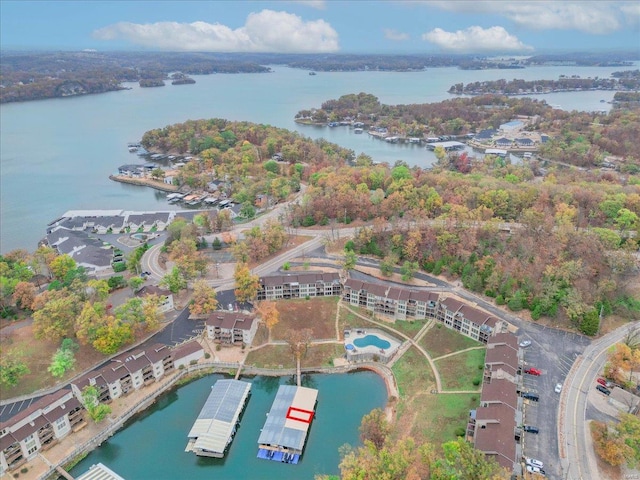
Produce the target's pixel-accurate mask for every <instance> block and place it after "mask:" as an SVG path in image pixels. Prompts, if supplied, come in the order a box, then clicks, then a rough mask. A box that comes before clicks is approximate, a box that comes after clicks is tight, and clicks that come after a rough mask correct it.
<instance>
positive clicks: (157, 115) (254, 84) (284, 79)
mask: <svg viewBox="0 0 640 480" xmlns="http://www.w3.org/2000/svg"><path fill="white" fill-rule="evenodd" d="M634 68H636V67H635V66H634ZM273 70H274V72H273V73H270V74H237V75H207V76H198V77H196V80H197V83H196V84H194V85H180V86H177V85H167V86H165V87H161V88H146V89H141V88H139V87H138V86H137V84H132V85H130V86H131V87H132V89H131V90H126V91H120V92H110V93H105V94H99V95H88V96H83V97H74V98H64V99H52V100H42V101H34V102H25V103H11V104H4V105H1V106H0V203H1V206H0V222H1V223H0V252H5V253H6V252H7V251H9V250H12V249H15V248H26V249H28V250H33V249H34V248H35V247H36V244H37V242H38V240H40V239H41V238H42V237H43V236H44V234H45V228H46V224H47V223H49V222H51V221H52V220H54V219H56V218H58V217H59V216H60V215H62V214H63V213H64V212H66V211H67V210H76V209H126V210H160V209H162V210H170V209H172V208H174V207H171V206H170V205H168V204H167V202H166V201H165V198H164V195H163V194H161V193H159V192H154V191H152V190H150V189H147V188H144V187H136V186H130V185H123V184H119V183H115V182H112V181H110V180H109V179H108V176H109V174H111V173H114V172H115V171H116V169H117V167H118V166H119V165H121V164H124V163H135V162H137V161H138V157H137V156H136V155H133V154H130V153H129V152H128V151H127V143H128V142H133V141H138V140H140V138H141V137H142V134H143V133H144V132H145V131H147V130H149V129H152V128H157V127H163V126H165V125H169V124H174V123H180V122H184V121H185V120H188V119H199V118H212V117H220V118H227V119H229V120H246V121H251V122H257V123H265V124H270V125H274V126H277V127H282V128H287V129H291V130H297V131H299V132H300V133H302V134H303V135H305V136H308V137H311V138H321V137H323V138H326V139H327V140H329V141H331V142H335V143H337V144H339V145H342V146H344V147H347V148H350V149H353V150H354V152H355V153H356V154H359V153H361V152H364V153H366V154H368V155H370V156H371V157H372V158H373V159H374V161H377V162H390V163H393V162H395V161H396V160H404V161H406V162H407V163H409V164H410V165H418V166H422V167H427V166H429V165H431V164H432V163H433V162H434V160H435V158H434V156H433V153H432V152H429V151H427V150H426V149H425V148H424V147H418V146H416V145H395V144H389V143H386V142H383V141H380V140H375V139H373V138H371V137H370V136H369V135H367V134H361V135H356V134H354V133H353V131H352V130H351V129H349V128H347V127H337V128H317V127H308V126H299V125H297V124H296V123H295V122H294V121H293V119H294V116H295V114H296V113H297V112H298V111H299V110H301V109H304V108H312V107H320V105H321V104H322V102H323V101H325V100H328V99H332V98H338V97H340V96H341V95H345V94H349V93H359V92H367V93H371V94H374V95H376V96H378V97H379V99H380V101H381V102H383V103H387V104H407V103H427V102H437V101H441V100H444V99H447V98H451V95H449V94H447V93H446V91H447V89H448V88H449V87H450V86H451V85H453V84H454V83H458V82H464V83H468V82H471V81H476V80H478V81H481V80H495V79H499V78H507V79H512V78H523V79H527V80H533V79H556V78H558V76H559V75H561V74H564V75H572V74H578V75H580V76H582V77H589V76H591V77H595V76H600V77H606V76H609V75H610V73H611V72H613V71H616V70H622V68H596V67H593V68H590V67H573V68H570V67H537V68H529V69H524V70H485V71H464V70H459V69H457V68H441V69H431V70H426V71H424V72H411V73H396V72H351V73H349V72H346V73H340V72H337V73H323V72H321V73H318V75H316V76H309V75H308V72H307V71H304V70H296V69H290V68H286V67H279V66H275V67H273ZM537 98H540V99H544V100H546V101H547V102H548V103H550V104H553V105H558V106H559V107H561V108H564V109H567V110H573V109H577V110H607V109H609V107H610V105H609V104H608V103H601V102H600V100H606V101H609V100H611V99H612V98H613V92H598V91H597V92H579V93H559V94H553V95H546V96H545V95H540V96H537Z"/></svg>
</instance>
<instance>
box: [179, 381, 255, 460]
mask: <svg viewBox="0 0 640 480" xmlns="http://www.w3.org/2000/svg"><path fill="white" fill-rule="evenodd" d="M250 391H251V384H250V383H248V382H242V381H240V380H218V381H217V382H216V383H215V384H214V385H213V386H212V387H211V393H210V394H209V398H207V401H206V402H205V404H204V406H203V407H202V410H201V411H200V414H199V415H198V418H197V419H196V421H195V423H194V424H193V427H191V431H190V432H189V443H188V444H187V448H186V449H185V452H194V453H195V454H196V455H198V456H201V457H217V458H222V457H224V454H225V453H226V450H227V448H228V446H229V445H230V444H231V441H232V440H233V436H234V435H235V433H236V428H237V426H238V419H239V418H240V414H241V413H242V410H243V409H244V407H245V405H246V404H247V400H248V398H249V394H250Z"/></svg>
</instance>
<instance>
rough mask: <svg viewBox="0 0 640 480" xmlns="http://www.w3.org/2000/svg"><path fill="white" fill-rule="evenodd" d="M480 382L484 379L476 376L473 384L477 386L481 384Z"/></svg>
mask: <svg viewBox="0 0 640 480" xmlns="http://www.w3.org/2000/svg"><path fill="white" fill-rule="evenodd" d="M480 382H482V379H480V378H474V379H473V385H474V386H475V387H477V386H478V385H480Z"/></svg>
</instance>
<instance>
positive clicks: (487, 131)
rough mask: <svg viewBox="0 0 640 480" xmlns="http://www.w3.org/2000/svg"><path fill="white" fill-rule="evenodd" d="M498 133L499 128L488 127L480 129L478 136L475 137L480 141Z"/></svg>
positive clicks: (489, 138)
mask: <svg viewBox="0 0 640 480" xmlns="http://www.w3.org/2000/svg"><path fill="white" fill-rule="evenodd" d="M497 133H498V131H497V130H495V129H493V128H487V129H484V130H480V131H479V132H478V133H476V136H475V137H474V138H475V139H476V140H480V141H484V140H491V139H492V138H493V136H494V135H496V134H497Z"/></svg>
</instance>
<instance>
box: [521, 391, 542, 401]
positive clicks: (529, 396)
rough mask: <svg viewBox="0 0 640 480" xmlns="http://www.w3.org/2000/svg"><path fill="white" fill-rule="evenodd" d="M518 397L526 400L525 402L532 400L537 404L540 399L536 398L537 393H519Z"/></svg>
mask: <svg viewBox="0 0 640 480" xmlns="http://www.w3.org/2000/svg"><path fill="white" fill-rule="evenodd" d="M520 396H521V397H522V398H526V399H527V400H533V401H534V402H537V401H538V400H540V397H539V396H538V394H537V393H531V392H521V393H520Z"/></svg>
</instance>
